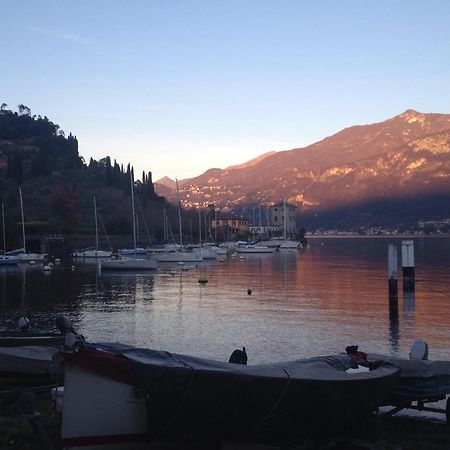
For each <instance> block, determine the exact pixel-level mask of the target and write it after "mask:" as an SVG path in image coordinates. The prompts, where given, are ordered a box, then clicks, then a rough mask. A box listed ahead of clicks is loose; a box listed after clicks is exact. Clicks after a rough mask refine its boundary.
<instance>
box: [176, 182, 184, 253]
mask: <svg viewBox="0 0 450 450" xmlns="http://www.w3.org/2000/svg"><path fill="white" fill-rule="evenodd" d="M176 182H177V199H178V225H179V228H180V247H183V232H182V229H181V201H180V192H179V191H178V179H176Z"/></svg>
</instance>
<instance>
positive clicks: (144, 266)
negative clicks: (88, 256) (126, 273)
mask: <svg viewBox="0 0 450 450" xmlns="http://www.w3.org/2000/svg"><path fill="white" fill-rule="evenodd" d="M156 266H157V262H156V260H154V259H138V258H121V259H110V260H103V261H102V262H101V268H102V269H104V270H155V269H156Z"/></svg>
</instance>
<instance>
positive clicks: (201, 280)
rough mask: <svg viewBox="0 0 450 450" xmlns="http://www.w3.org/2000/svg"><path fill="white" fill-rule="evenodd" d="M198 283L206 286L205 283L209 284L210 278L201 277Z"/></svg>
mask: <svg viewBox="0 0 450 450" xmlns="http://www.w3.org/2000/svg"><path fill="white" fill-rule="evenodd" d="M198 282H199V283H200V284H205V283H207V282H208V278H206V275H201V276H200V277H199V278H198Z"/></svg>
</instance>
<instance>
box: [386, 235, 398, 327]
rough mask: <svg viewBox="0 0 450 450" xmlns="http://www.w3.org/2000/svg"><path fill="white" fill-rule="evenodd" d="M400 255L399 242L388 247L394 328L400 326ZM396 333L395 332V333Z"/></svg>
mask: <svg viewBox="0 0 450 450" xmlns="http://www.w3.org/2000/svg"><path fill="white" fill-rule="evenodd" d="M397 267H398V255H397V244H394V243H390V244H389V248H388V283H389V322H390V325H391V329H392V330H396V329H397V327H398V274H397ZM394 334H395V333H394Z"/></svg>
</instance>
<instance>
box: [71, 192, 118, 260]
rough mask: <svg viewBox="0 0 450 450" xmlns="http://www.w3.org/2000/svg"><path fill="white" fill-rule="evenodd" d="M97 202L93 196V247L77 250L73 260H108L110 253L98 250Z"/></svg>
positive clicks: (73, 254)
mask: <svg viewBox="0 0 450 450" xmlns="http://www.w3.org/2000/svg"><path fill="white" fill-rule="evenodd" d="M97 214H98V213H97V201H96V199H95V195H94V218H95V247H90V248H86V249H84V250H77V251H75V252H73V253H72V257H74V258H110V257H111V256H112V252H111V251H105V250H99V249H98V223H97Z"/></svg>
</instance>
